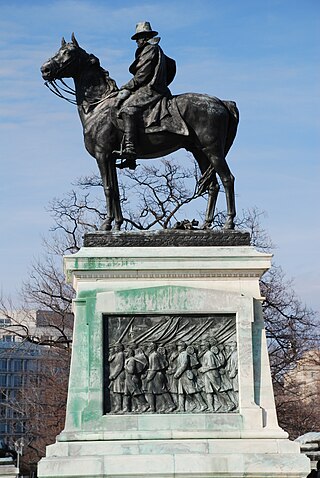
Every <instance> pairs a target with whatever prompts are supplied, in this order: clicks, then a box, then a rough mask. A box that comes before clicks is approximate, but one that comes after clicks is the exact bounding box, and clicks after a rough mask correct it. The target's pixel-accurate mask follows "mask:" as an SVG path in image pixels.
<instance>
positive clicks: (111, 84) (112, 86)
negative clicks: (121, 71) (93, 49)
mask: <svg viewBox="0 0 320 478" xmlns="http://www.w3.org/2000/svg"><path fill="white" fill-rule="evenodd" d="M83 51H84V52H85V54H86V55H87V57H88V61H89V62H90V64H91V65H95V66H96V67H97V68H98V69H99V70H100V72H101V73H102V75H103V76H104V79H105V81H106V84H107V91H108V93H113V92H116V91H119V88H118V86H117V83H116V81H115V80H114V79H113V78H111V77H110V75H109V72H108V70H105V69H104V68H103V67H102V66H101V65H100V60H99V58H98V57H96V56H95V55H93V54H92V53H87V52H86V51H85V50H83Z"/></svg>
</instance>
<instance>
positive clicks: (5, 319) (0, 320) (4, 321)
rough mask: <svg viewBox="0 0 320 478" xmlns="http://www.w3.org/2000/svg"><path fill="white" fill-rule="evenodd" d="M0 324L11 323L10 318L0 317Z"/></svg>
mask: <svg viewBox="0 0 320 478" xmlns="http://www.w3.org/2000/svg"><path fill="white" fill-rule="evenodd" d="M0 325H11V319H8V318H5V317H0Z"/></svg>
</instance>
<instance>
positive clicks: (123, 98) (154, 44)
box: [116, 22, 176, 169]
mask: <svg viewBox="0 0 320 478" xmlns="http://www.w3.org/2000/svg"><path fill="white" fill-rule="evenodd" d="M157 35H158V32H156V31H154V30H152V28H151V25H150V23H149V22H140V23H138V24H137V25H136V32H135V34H134V35H133V36H132V37H131V39H132V40H135V41H136V42H137V50H136V53H135V60H134V62H133V63H132V64H131V65H130V67H129V72H130V73H132V75H133V78H132V79H131V80H130V81H129V82H128V83H126V84H125V85H123V86H122V87H121V88H120V91H119V94H118V100H117V102H116V108H117V114H118V116H119V117H120V118H121V119H122V121H123V128H124V140H123V147H122V150H121V152H120V157H121V159H126V161H125V162H124V163H123V164H122V167H129V168H130V169H135V168H136V158H137V151H136V145H137V132H138V128H137V119H138V118H139V116H142V113H143V111H145V110H151V109H152V107H153V106H154V105H155V104H156V103H157V102H158V101H159V100H160V99H161V98H162V97H167V98H170V97H171V96H172V95H171V92H170V90H169V88H168V85H169V84H170V83H171V82H172V80H173V79H174V77H175V74H176V62H175V61H174V60H172V59H171V58H169V57H167V56H166V55H165V54H164V52H163V51H162V49H161V48H160V46H159V41H160V38H159V37H158V38H155V37H156V36H157Z"/></svg>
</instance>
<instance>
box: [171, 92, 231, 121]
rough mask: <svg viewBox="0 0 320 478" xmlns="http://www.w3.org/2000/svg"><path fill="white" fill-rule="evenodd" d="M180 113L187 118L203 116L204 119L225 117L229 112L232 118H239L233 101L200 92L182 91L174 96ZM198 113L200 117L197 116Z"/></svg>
mask: <svg viewBox="0 0 320 478" xmlns="http://www.w3.org/2000/svg"><path fill="white" fill-rule="evenodd" d="M175 99H176V102H177V106H178V108H179V111H180V114H181V115H182V116H183V117H184V119H186V120H187V118H188V117H189V116H191V118H192V117H193V114H194V116H195V118H194V119H195V120H199V119H201V117H202V116H204V118H205V120H206V121H208V120H209V121H210V118H211V117H212V118H214V119H217V117H221V119H222V118H223V117H225V118H226V119H227V118H228V117H229V114H231V115H232V116H233V117H234V119H236V120H239V111H238V108H237V105H236V103H235V101H230V100H220V99H219V98H217V97H216V96H211V95H207V94H202V93H183V94H181V95H177V96H175ZM199 115H200V117H199Z"/></svg>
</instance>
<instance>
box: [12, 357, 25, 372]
mask: <svg viewBox="0 0 320 478" xmlns="http://www.w3.org/2000/svg"><path fill="white" fill-rule="evenodd" d="M11 367H12V368H11V370H12V371H13V372H21V370H22V360H21V359H14V360H12V364H11Z"/></svg>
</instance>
